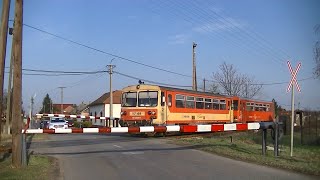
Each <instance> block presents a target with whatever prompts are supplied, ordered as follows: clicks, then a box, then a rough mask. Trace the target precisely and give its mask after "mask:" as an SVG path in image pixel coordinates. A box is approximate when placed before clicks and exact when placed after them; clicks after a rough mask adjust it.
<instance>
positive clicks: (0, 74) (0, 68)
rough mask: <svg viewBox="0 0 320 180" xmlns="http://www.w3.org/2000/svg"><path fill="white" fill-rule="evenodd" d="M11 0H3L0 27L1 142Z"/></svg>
mask: <svg viewBox="0 0 320 180" xmlns="http://www.w3.org/2000/svg"><path fill="white" fill-rule="evenodd" d="M9 10H10V0H3V1H2V15H1V17H2V18H1V29H0V43H1V44H0V105H1V106H0V142H1V134H2V111H3V110H2V104H3V81H4V66H5V59H6V49H7V36H8V21H9Z"/></svg>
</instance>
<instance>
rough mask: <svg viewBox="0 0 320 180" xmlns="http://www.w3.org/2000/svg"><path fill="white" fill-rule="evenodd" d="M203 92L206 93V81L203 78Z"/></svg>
mask: <svg viewBox="0 0 320 180" xmlns="http://www.w3.org/2000/svg"><path fill="white" fill-rule="evenodd" d="M203 92H206V79H205V78H203Z"/></svg>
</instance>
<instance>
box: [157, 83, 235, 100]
mask: <svg viewBox="0 0 320 180" xmlns="http://www.w3.org/2000/svg"><path fill="white" fill-rule="evenodd" d="M159 87H160V88H161V89H166V90H173V91H181V92H186V93H195V94H199V95H206V96H219V97H229V98H232V97H235V96H228V95H223V94H218V93H211V92H201V91H194V90H191V89H180V88H174V87H167V86H159Z"/></svg>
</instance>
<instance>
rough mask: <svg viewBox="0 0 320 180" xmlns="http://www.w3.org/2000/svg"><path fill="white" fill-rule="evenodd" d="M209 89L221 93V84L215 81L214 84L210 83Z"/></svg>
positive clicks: (211, 91)
mask: <svg viewBox="0 0 320 180" xmlns="http://www.w3.org/2000/svg"><path fill="white" fill-rule="evenodd" d="M207 91H208V92H210V93H215V94H218V93H220V92H219V85H218V84H215V83H212V84H210V85H209V87H208V90H207Z"/></svg>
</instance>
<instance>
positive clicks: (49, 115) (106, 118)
mask: <svg viewBox="0 0 320 180" xmlns="http://www.w3.org/2000/svg"><path fill="white" fill-rule="evenodd" d="M36 116H42V117H61V118H80V119H104V120H108V119H109V117H98V116H82V115H66V114H36Z"/></svg>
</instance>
